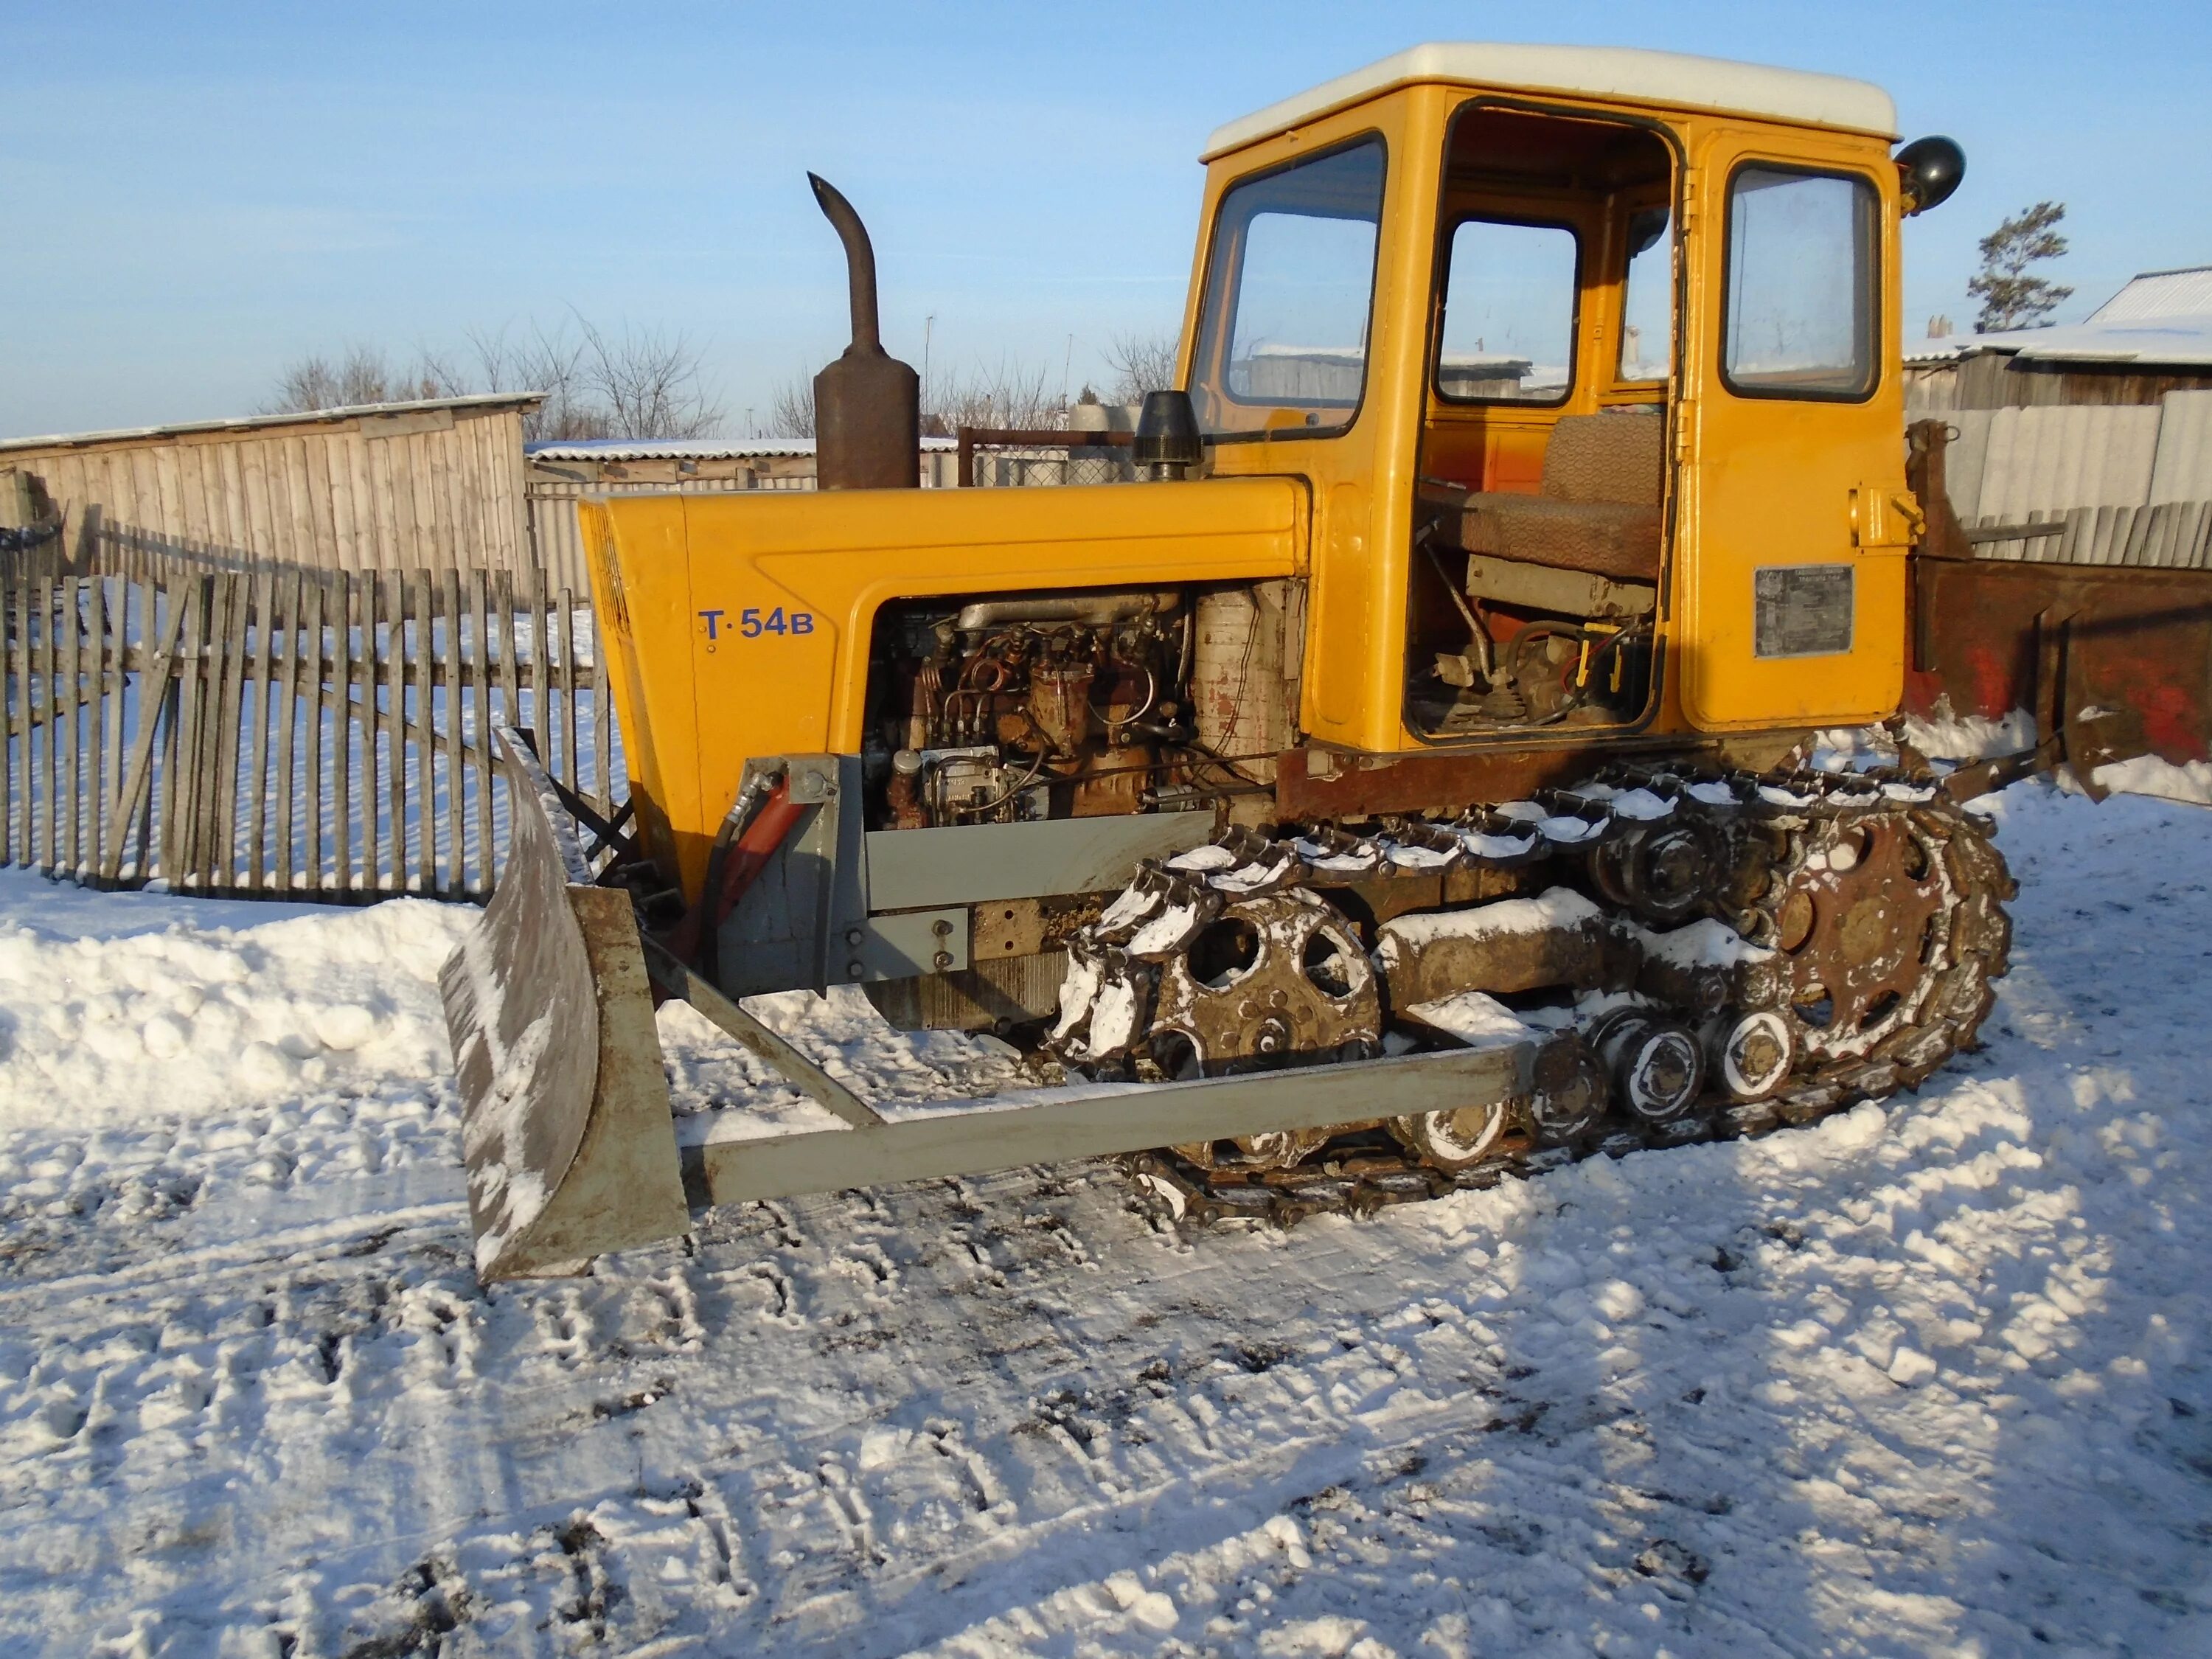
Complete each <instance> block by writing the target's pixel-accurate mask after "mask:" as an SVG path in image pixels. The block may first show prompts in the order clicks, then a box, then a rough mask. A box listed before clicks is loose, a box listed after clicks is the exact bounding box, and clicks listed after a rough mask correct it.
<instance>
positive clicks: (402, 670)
mask: <svg viewBox="0 0 2212 1659" xmlns="http://www.w3.org/2000/svg"><path fill="white" fill-rule="evenodd" d="M392 441H393V442H395V443H398V442H404V441H405V440H404V439H394V440H392ZM403 580H404V579H403V578H402V577H401V576H400V574H398V572H397V571H394V572H391V573H389V574H383V575H380V576H379V577H378V578H377V582H376V585H377V587H378V589H379V590H380V592H381V593H382V595H383V598H384V607H383V608H384V625H385V631H386V635H387V637H386V641H385V647H384V685H385V696H386V701H387V702H388V703H389V705H390V706H389V707H388V708H386V710H385V711H384V734H385V744H386V746H385V751H384V758H385V762H386V765H385V782H386V787H387V788H388V789H389V791H390V793H391V805H392V823H391V826H390V827H391V831H392V885H391V887H390V888H389V889H388V891H391V892H395V893H404V892H405V891H406V890H407V727H406V724H405V720H406V714H407V683H406V678H405V676H406V672H407V624H406V622H405V620H404V615H403V613H404V610H405V606H404V604H403V603H402V601H403V599H404V592H403V588H402V582H403Z"/></svg>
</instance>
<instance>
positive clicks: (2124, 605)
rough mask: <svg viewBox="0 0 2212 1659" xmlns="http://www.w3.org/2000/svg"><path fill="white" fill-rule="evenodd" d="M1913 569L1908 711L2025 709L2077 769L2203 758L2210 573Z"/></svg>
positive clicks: (1997, 566) (2211, 707) (2211, 742)
mask: <svg viewBox="0 0 2212 1659" xmlns="http://www.w3.org/2000/svg"><path fill="white" fill-rule="evenodd" d="M1912 594H1913V601H1914V605H1915V608H1916V611H1917V615H1916V617H1915V628H1914V630H1913V631H1914V635H1915V638H1914V641H1913V644H1914V650H1913V661H1912V671H1911V673H1910V674H1909V675H1908V676H1907V677H1906V685H1905V706H1906V708H1909V709H1911V711H1912V712H1914V713H1916V714H1933V713H1937V712H1940V711H1939V710H1938V708H1937V705H1938V703H1939V702H1943V701H1944V700H1946V699H1948V704H1949V711H1950V712H1951V713H1953V714H1962V715H1978V716H1980V717H1982V718H1984V719H1988V720H2002V719H2003V718H2004V717H2005V716H2006V715H2007V714H2011V713H2012V712H2013V710H2015V709H2016V708H2024V709H2027V710H2028V711H2029V712H2030V713H2032V714H2034V715H2035V716H2036V720H2037V725H2038V726H2039V729H2040V730H2041V732H2043V734H2044V735H2045V736H2046V737H2048V736H2051V735H2053V734H2063V735H2064V736H2065V737H2066V738H2068V739H2069V741H2068V742H2067V743H2066V744H2064V748H2065V750H2066V753H2065V755H2064V757H2063V758H2067V759H2070V760H2072V761H2073V762H2074V763H2075V764H2076V766H2077V767H2085V766H2087V765H2091V764H2094V763H2097V762H2099V761H2101V760H2107V759H2119V758H2124V757H2127V756H2129V755H2137V754H2152V755H2156V756H2157V757H2159V758H2160V759H2161V760H2166V761H2172V762H2173V763H2176V764H2181V763H2185V762H2188V761H2192V760H2203V759H2205V758H2207V757H2212V570H2165V569H2156V568H2136V567H2133V566H2111V565H2080V564H2033V563H2022V562H2014V561H2010V560H1998V559H1973V560H1958V561H1954V560H1951V559H1948V558H1931V559H1915V560H1914V561H1913V580H1912ZM2069 728H2070V730H2069Z"/></svg>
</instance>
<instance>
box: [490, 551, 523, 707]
mask: <svg viewBox="0 0 2212 1659" xmlns="http://www.w3.org/2000/svg"><path fill="white" fill-rule="evenodd" d="M492 592H493V594H494V599H493V605H492V620H493V622H494V623H495V626H496V627H497V628H498V629H499V689H500V697H501V705H500V711H499V721H498V724H500V725H502V726H515V727H517V728H520V726H522V724H523V720H522V677H521V674H520V671H519V669H518V668H517V666H516V664H515V660H514V618H515V613H516V612H517V611H519V610H520V606H519V605H517V604H516V603H515V598H514V579H513V577H512V576H510V575H508V574H507V572H506V571H504V570H502V571H500V572H499V573H498V574H495V576H493V578H492Z"/></svg>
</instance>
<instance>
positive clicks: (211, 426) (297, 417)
mask: <svg viewBox="0 0 2212 1659" xmlns="http://www.w3.org/2000/svg"><path fill="white" fill-rule="evenodd" d="M544 401H545V394H544V392H472V393H471V394H470V395H469V396H467V397H465V398H416V399H414V400H413V401H411V402H408V403H400V404H349V405H348V406H346V407H345V408H343V409H308V410H297V411H295V412H294V413H292V414H289V415H240V416H234V418H232V419H230V420H227V421H178V422H173V423H172V424H170V425H167V426H128V427H117V428H114V429H113V430H112V431H107V432H65V433H59V434H55V435H51V436H48V437H44V438H0V453H6V452H8V451H9V450H17V449H59V448H64V447H66V448H75V447H80V446H83V445H89V444H111V443H118V442H123V441H129V440H131V439H146V438H181V437H184V436H186V435H189V434H191V433H196V432H252V431H256V430H258V429H259V428H264V427H271V426H301V425H304V424H307V423H309V422H335V421H350V420H353V419H355V418H356V417H358V416H363V415H410V414H416V413H420V412H422V411H425V410H438V409H492V408H499V407H506V408H516V409H521V408H527V407H529V406H530V405H532V404H542V403H544Z"/></svg>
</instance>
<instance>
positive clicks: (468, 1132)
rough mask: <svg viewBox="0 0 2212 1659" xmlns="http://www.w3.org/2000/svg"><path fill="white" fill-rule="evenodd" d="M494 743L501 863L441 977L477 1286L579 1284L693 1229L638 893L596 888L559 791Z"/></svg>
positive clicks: (519, 744)
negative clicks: (590, 1265) (536, 1280)
mask: <svg viewBox="0 0 2212 1659" xmlns="http://www.w3.org/2000/svg"><path fill="white" fill-rule="evenodd" d="M497 735H498V741H499V752H500V763H501V768H502V769H503V770H504V771H505V774H506V776H507V784H508V790H507V799H508V802H509V810H510V811H511V812H512V814H513V817H512V831H511V834H510V836H509V838H508V853H507V868H506V870H505V872H503V873H502V874H501V877H500V878H499V884H498V887H497V889H496V890H495V892H494V893H493V895H492V900H491V903H490V905H489V908H487V909H486V910H485V912H484V915H483V920H482V921H479V922H478V923H477V926H476V927H475V929H474V930H473V931H472V932H471V933H470V935H469V937H468V938H467V939H465V940H464V941H463V942H462V945H461V946H460V948H459V950H457V951H454V953H453V956H452V957H450V958H449V959H448V960H447V963H446V965H445V967H444V968H443V969H441V971H440V973H439V975H438V983H439V989H440V991H441V994H442V995H443V997H444V1000H445V1005H446V1026H447V1033H448V1035H449V1036H451V1038H452V1041H453V1069H454V1071H455V1073H456V1074H457V1075H458V1076H459V1079H460V1088H461V1150H462V1155H463V1158H464V1160H465V1163H466V1164H467V1170H468V1183H469V1216H470V1220H471V1223H472V1224H473V1225H474V1228H475V1231H476V1264H477V1276H478V1277H479V1278H481V1279H485V1280H491V1279H523V1278H532V1277H538V1276H543V1275H552V1274H557V1273H575V1272H578V1271H580V1269H581V1267H582V1265H583V1263H585V1262H586V1261H589V1260H590V1258H592V1257H593V1256H595V1255H599V1254H601V1253H602V1252H605V1251H608V1250H617V1249H628V1248H629V1247H631V1246H634V1245H638V1244H647V1243H653V1242H654V1241H656V1240H659V1239H665V1238H674V1237H680V1236H681V1235H682V1234H684V1232H685V1231H688V1230H689V1228H690V1216H689V1212H688V1211H687V1209H686V1206H685V1204H684V1182H683V1176H682V1174H681V1170H680V1168H679V1165H678V1155H677V1149H676V1127H675V1121H674V1118H673V1116H672V1115H671V1110H670V1106H669V1097H668V1083H667V1079H666V1077H665V1074H664V1073H662V1070H661V1062H660V1040H659V1034H658V1032H657V1031H656V1030H655V1029H654V1025H653V994H652V991H651V989H650V987H649V986H648V984H647V979H646V969H645V957H644V952H643V949H642V945H641V940H640V939H639V935H638V928H637V921H636V917H635V914H634V912H633V911H632V909H631V906H630V899H629V894H628V893H626V892H624V891H622V890H619V889H615V888H606V887H599V886H595V885H594V884H592V872H591V869H590V866H588V865H587V864H586V862H585V860H584V856H583V853H582V850H581V848H580V844H579V841H578V837H577V833H576V824H575V822H574V819H572V818H571V817H569V815H568V812H567V811H566V810H565V809H563V808H562V805H561V803H560V799H559V797H558V796H557V794H556V792H555V790H554V787H553V784H552V781H551V780H550V778H548V777H547V776H546V775H545V772H544V769H543V768H542V767H540V766H539V765H538V761H537V758H536V757H534V756H533V755H532V753H531V752H530V750H529V748H528V747H527V746H526V744H525V743H524V741H523V740H522V738H521V737H520V735H519V734H517V733H516V732H513V731H510V730H507V729H506V728H501V730H500V731H499V732H498V734H497Z"/></svg>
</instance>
